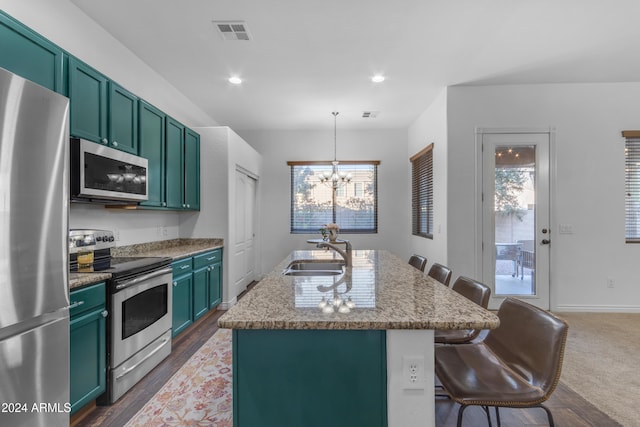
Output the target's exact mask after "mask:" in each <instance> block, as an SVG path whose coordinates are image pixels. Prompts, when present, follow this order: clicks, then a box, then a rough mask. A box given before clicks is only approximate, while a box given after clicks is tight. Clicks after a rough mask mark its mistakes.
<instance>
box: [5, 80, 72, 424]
mask: <svg viewBox="0 0 640 427" xmlns="http://www.w3.org/2000/svg"><path fill="white" fill-rule="evenodd" d="M68 141H69V100H68V98H65V97H64V96H61V95H59V94H57V93H54V92H52V91H50V90H48V89H45V88H43V87H41V86H38V85H36V84H34V83H31V82H29V81H27V80H25V79H23V78H21V77H18V76H16V75H14V74H11V73H9V72H7V71H5V70H4V69H2V68H0V426H12V427H15V426H29V427H34V426H47V427H49V426H65V427H66V426H68V425H69V410H70V407H69V406H68V405H69V309H68V307H69V289H68V274H69V273H68V260H67V257H68V248H67V247H68V243H67V239H68V237H67V233H68V231H67V229H68V200H69V197H68V184H67V183H68V172H67V165H68V157H69V156H68V150H69V148H68Z"/></svg>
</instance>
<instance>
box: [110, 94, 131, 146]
mask: <svg viewBox="0 0 640 427" xmlns="http://www.w3.org/2000/svg"><path fill="white" fill-rule="evenodd" d="M109 141H110V145H111V146H112V147H114V148H117V149H118V150H122V151H126V152H127V153H131V154H137V153H138V97H136V96H135V95H134V94H132V93H131V92H129V91H127V90H126V89H124V88H122V87H120V86H118V85H117V84H116V83H114V82H109Z"/></svg>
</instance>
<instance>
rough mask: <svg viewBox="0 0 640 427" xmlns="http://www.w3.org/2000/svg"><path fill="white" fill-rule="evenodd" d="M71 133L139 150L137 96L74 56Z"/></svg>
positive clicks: (98, 141) (71, 86)
mask: <svg viewBox="0 0 640 427" xmlns="http://www.w3.org/2000/svg"><path fill="white" fill-rule="evenodd" d="M69 99H70V100H71V107H70V108H71V135H72V136H76V137H78V138H84V139H87V140H89V141H93V142H97V143H99V144H104V145H108V146H109V147H112V148H117V149H118V150H121V151H126V152H127V153H131V154H137V153H138V98H137V97H136V96H135V95H134V94H132V93H131V92H129V91H127V90H126V89H124V88H122V87H121V86H119V85H118V84H116V83H114V82H112V81H110V80H109V79H108V78H107V77H106V76H104V75H103V74H101V73H100V72H98V71H96V70H94V69H93V68H91V67H90V66H88V65H87V64H85V63H83V62H82V61H80V60H78V59H77V58H73V57H71V58H69Z"/></svg>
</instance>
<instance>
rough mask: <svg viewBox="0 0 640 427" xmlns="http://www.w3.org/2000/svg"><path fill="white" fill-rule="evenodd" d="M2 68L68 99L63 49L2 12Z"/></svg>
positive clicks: (0, 63)
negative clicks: (66, 96)
mask: <svg viewBox="0 0 640 427" xmlns="http://www.w3.org/2000/svg"><path fill="white" fill-rule="evenodd" d="M0 67H2V68H4V69H6V70H8V71H11V72H12V73H15V74H18V75H19V76H22V77H24V78H25V79H28V80H31V81H33V82H35V83H37V84H39V85H41V86H44V87H46V88H48V89H51V90H53V91H56V92H58V93H61V94H63V95H66V94H67V93H66V86H65V83H64V82H65V78H64V73H63V71H64V54H63V51H62V49H60V48H59V47H57V46H56V45H54V44H53V43H51V42H49V41H48V40H46V39H45V38H43V37H41V36H40V35H39V34H37V33H36V32H34V31H32V30H31V29H29V28H27V27H25V26H24V25H22V24H20V23H19V22H17V21H15V20H14V19H13V18H10V17H9V16H7V15H6V14H4V13H3V12H2V11H0Z"/></svg>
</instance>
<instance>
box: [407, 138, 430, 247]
mask: <svg viewBox="0 0 640 427" xmlns="http://www.w3.org/2000/svg"><path fill="white" fill-rule="evenodd" d="M409 160H410V161H411V205H412V206H411V211H412V215H411V217H412V221H411V222H412V225H411V228H412V234H413V235H414V236H421V237H425V238H428V239H433V144H429V145H428V146H427V147H425V148H424V149H423V150H421V151H420V152H419V153H417V154H415V155H414V156H412V157H411V159H409Z"/></svg>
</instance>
